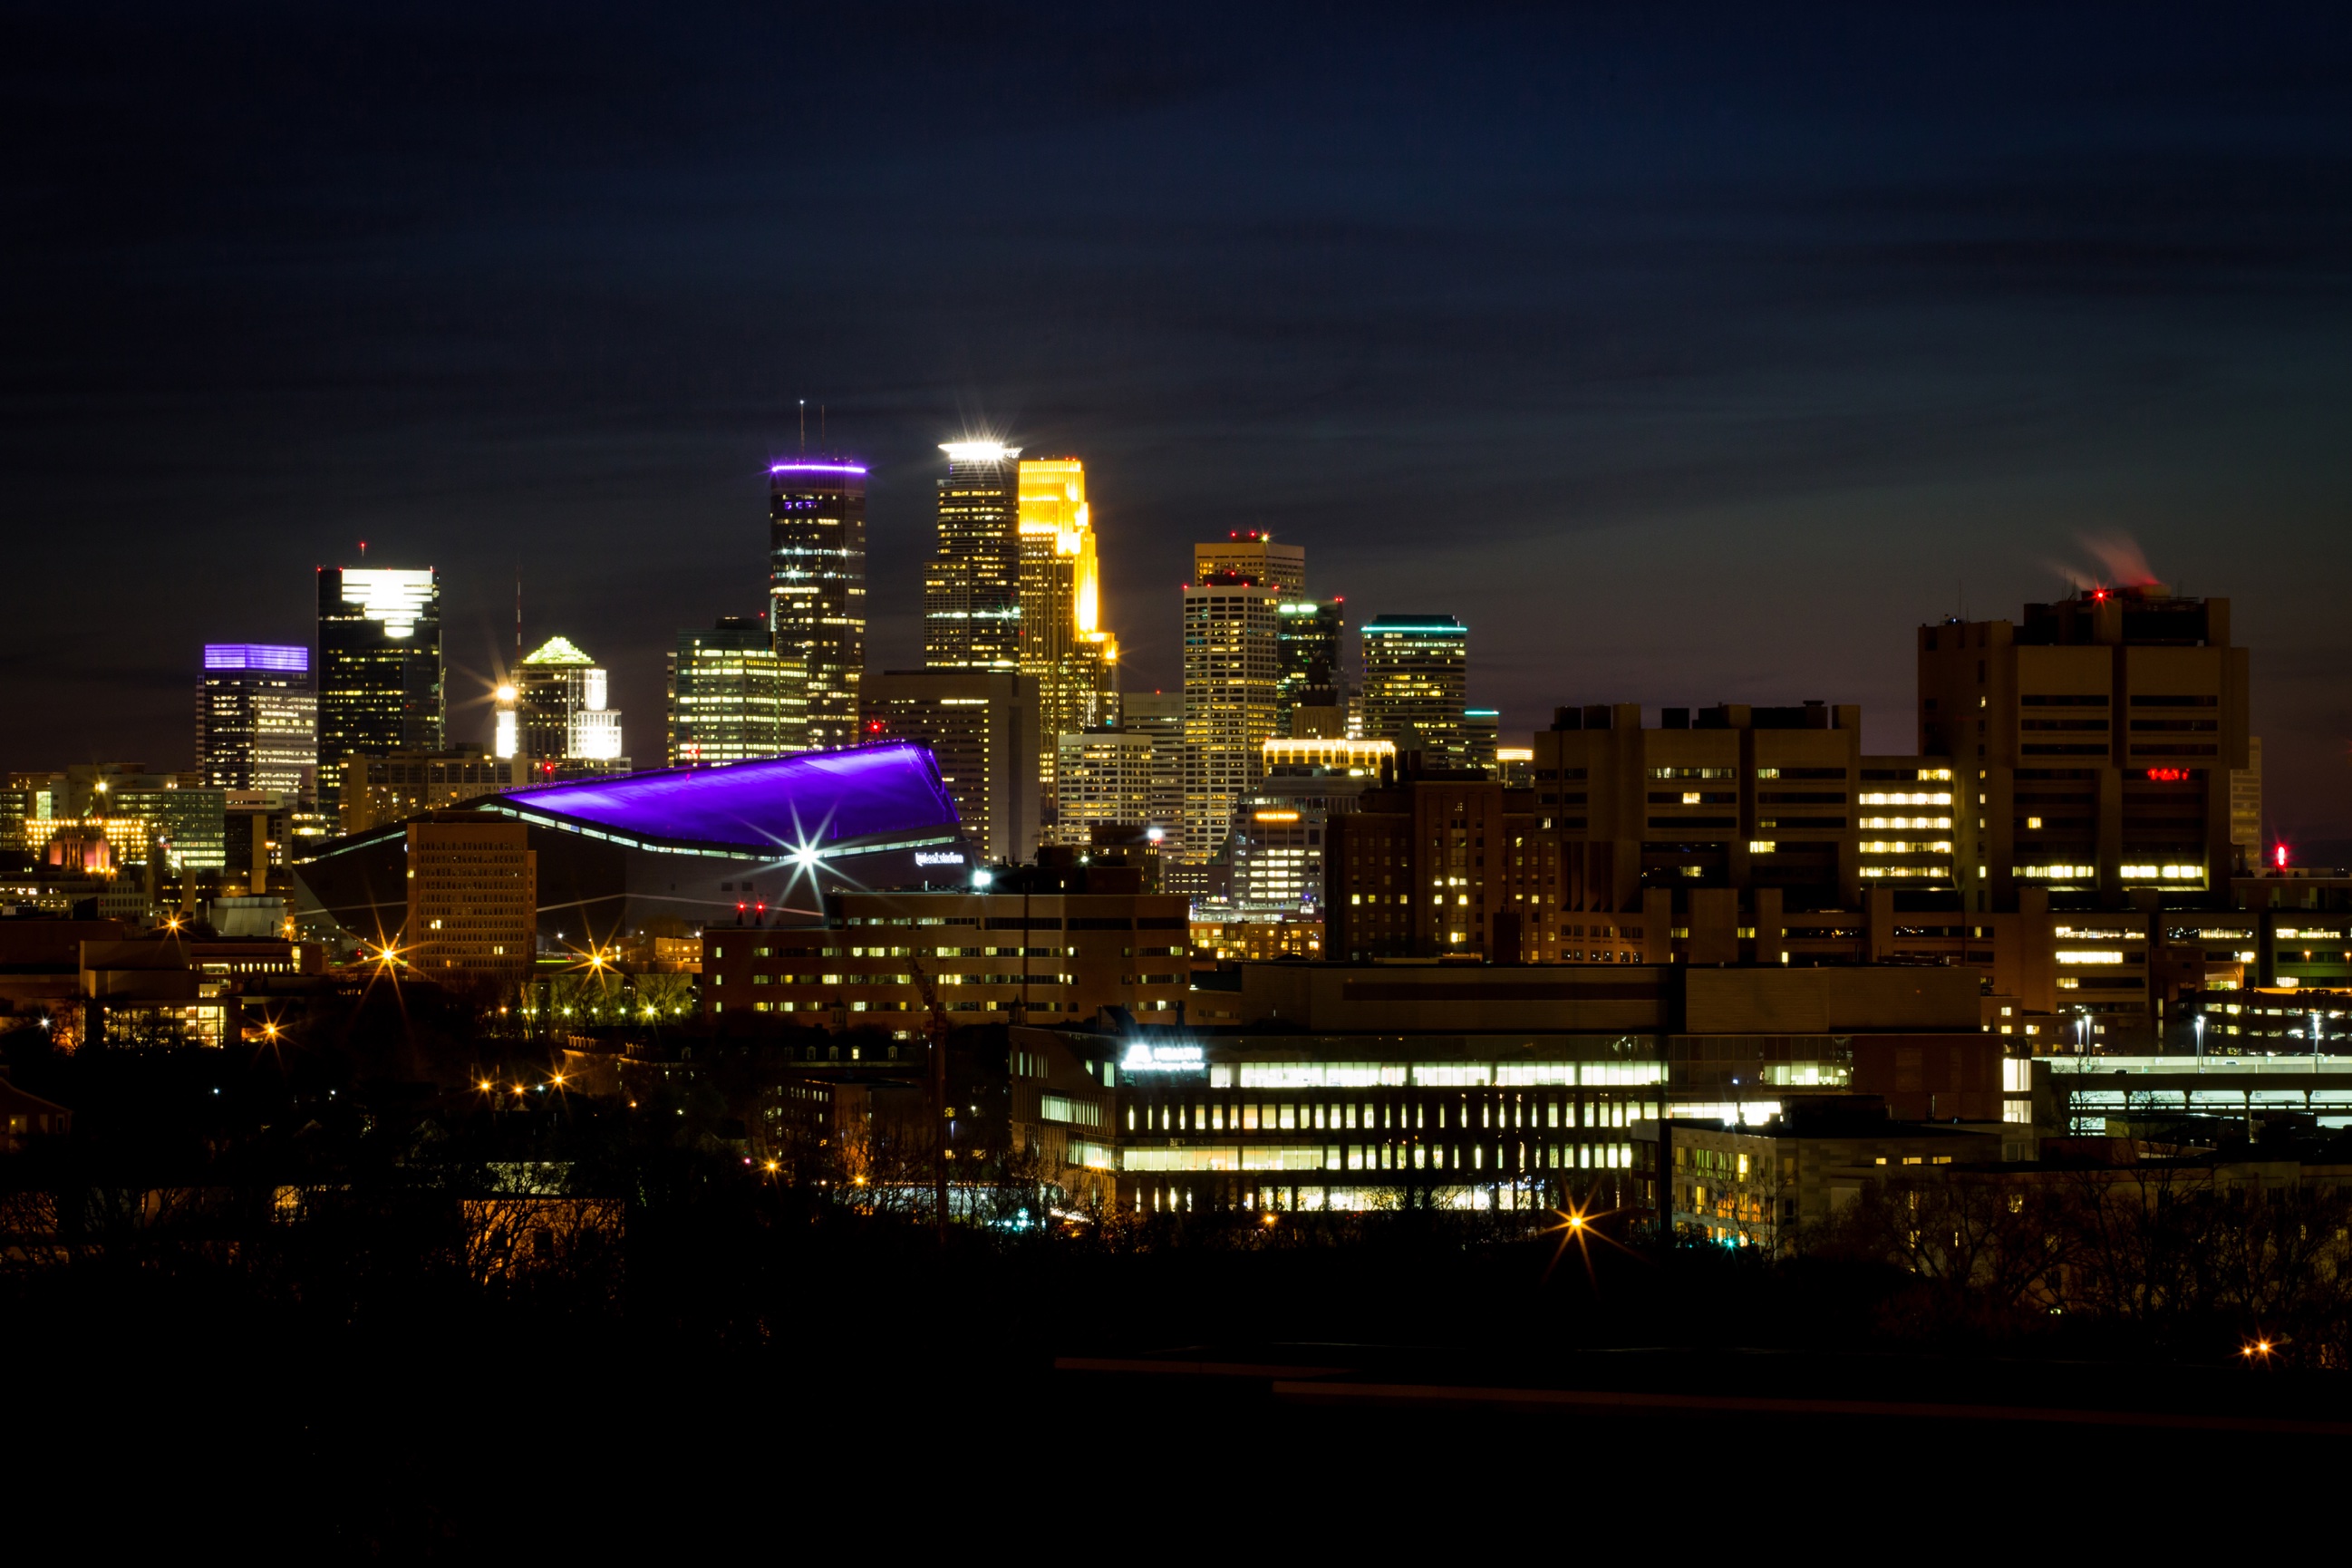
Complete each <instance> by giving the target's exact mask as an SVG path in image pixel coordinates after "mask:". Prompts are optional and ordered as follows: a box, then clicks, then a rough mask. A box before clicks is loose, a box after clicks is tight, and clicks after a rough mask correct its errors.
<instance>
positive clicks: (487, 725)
mask: <svg viewBox="0 0 2352 1568" xmlns="http://www.w3.org/2000/svg"><path fill="white" fill-rule="evenodd" d="M987 444H988V445H991V446H998V445H1001V444H999V443H995V442H993V441H991V442H989V443H987ZM946 449H947V447H946V444H942V446H941V447H940V450H941V451H942V452H945V451H946ZM1002 450H1003V453H1004V467H1005V468H1006V470H1007V472H1008V477H1009V476H1010V473H1011V471H1012V470H1013V469H1014V468H1016V467H1017V466H1018V465H1017V464H1016V463H1015V461H1014V460H1013V459H1014V457H1015V455H1016V454H1017V453H1018V451H1019V448H1018V447H1013V446H1009V445H1003V447H1002ZM840 461H843V460H840V459H826V460H825V462H824V463H823V464H812V463H810V462H808V461H803V460H795V459H779V460H778V461H775V462H772V463H771V464H770V465H769V466H768V470H769V474H770V476H771V483H770V489H771V510H772V509H773V506H774V504H775V503H774V501H773V496H774V494H776V493H780V492H777V491H776V489H775V485H776V484H777V482H779V481H777V479H775V476H776V475H778V474H781V473H782V472H783V471H784V470H787V469H790V470H794V471H798V470H802V469H805V468H811V467H813V466H814V467H827V468H830V467H833V466H835V464H836V463H838V462H840ZM1029 466H1030V467H1033V468H1034V467H1035V465H1034V464H1033V465H1029ZM1071 466H1072V467H1073V468H1075V467H1076V464H1075V461H1073V463H1072V464H1071ZM935 470H939V471H950V470H947V465H946V464H945V463H941V464H939V465H935ZM845 471H849V470H845ZM854 471H856V473H857V474H858V476H859V479H860V483H861V484H862V483H863V482H864V479H865V477H866V467H865V466H864V465H858V466H856V468H855V470H854ZM934 482H935V483H937V482H939V479H938V472H936V471H935V475H934ZM1011 488H1012V487H1011V486H1010V485H1008V492H1009V491H1010V489H1011ZM1229 537H1230V538H1231V539H1233V540H1235V541H1239V543H1234V544H1230V545H1229V544H1227V542H1225V541H1224V540H1214V539H1213V540H1209V541H1195V542H1193V543H1192V545H1191V547H1190V548H1191V552H1192V571H1191V573H1190V574H1189V575H1190V576H1191V577H1194V578H1197V577H1199V576H1201V575H1202V571H1203V568H1204V564H1205V563H1208V562H1209V560H1210V556H1211V554H1212V553H1213V552H1218V551H1220V550H1241V551H1244V552H1253V551H1255V552H1259V553H1260V554H1264V553H1265V552H1267V551H1269V550H1276V549H1279V550H1281V551H1283V552H1287V553H1286V555H1285V557H1284V558H1285V559H1287V560H1295V559H1297V558H1299V553H1300V552H1299V547H1297V546H1296V545H1292V544H1283V545H1277V544H1276V541H1275V539H1274V536H1273V534H1272V532H1271V531H1234V532H1233V533H1232V534H1231V535H1230V536H1229ZM2089 543H2090V544H2091V545H2092V546H2093V550H2092V553H2093V555H2094V556H2095V558H2096V560H2097V562H2098V564H2099V566H2100V567H2101V568H2102V571H2101V573H2100V574H2099V575H2097V576H2093V575H2091V574H2087V573H2077V574H2074V581H2073V582H2072V583H2071V584H2068V587H2067V591H2066V592H2063V593H2058V592H2053V593H2051V594H2049V595H2047V597H2046V599H2045V600H2043V601H2036V602H2035V603H2041V604H2047V603H2051V602H2063V601H2064V600H2065V599H2066V598H2067V597H2068V596H2069V595H2071V594H2072V593H2074V592H2076V591H2079V589H2080V588H2081V587H2082V586H2084V584H2088V583H2092V582H2099V583H2106V584H2115V585H2116V586H2117V587H2119V588H2120V587H2126V586H2138V585H2143V584H2147V583H2149V582H2150V581H2152V579H2151V577H2150V576H2149V570H2150V569H2149V568H2148V567H2147V563H2146V562H2145V559H2144V557H2142V556H2140V555H2138V554H2137V552H2135V551H2133V550H2131V549H2129V548H2126V545H2125V544H2124V543H2123V542H2117V541H2114V540H2107V541H2091V542H2089ZM364 549H365V546H364V545H362V552H361V553H360V555H359V557H358V558H359V559H361V560H365V559H366V557H365V554H364ZM381 554H382V552H381V550H379V556H381ZM1089 558H1090V559H1091V552H1089ZM1253 559H1255V557H1253ZM323 570H324V569H322V571H323ZM341 570H343V571H346V572H357V571H359V570H360V569H358V568H345V569H341ZM1339 570H1341V571H1344V565H1343V566H1342V567H1340V568H1339ZM367 572H368V574H370V575H373V576H374V577H377V578H382V579H383V580H385V581H386V582H388V583H393V582H401V581H403V580H406V579H414V580H415V583H419V584H429V585H430V586H429V590H428V591H429V592H430V594H431V595H432V602H433V604H434V605H438V604H439V602H440V601H441V598H442V597H443V595H444V593H445V592H446V584H445V583H444V582H443V580H442V578H441V575H440V574H439V573H438V572H437V571H436V570H435V569H433V568H430V567H425V568H422V569H416V568H403V567H393V568H383V569H377V568H370V569H367ZM1271 575H1272V576H1273V577H1276V578H1278V577H1280V576H1282V575H1283V574H1282V573H1281V572H1280V571H1277V572H1276V573H1274V574H1271ZM1191 585H1192V584H1190V583H1189V582H1188V583H1187V584H1185V587H1187V588H1189V587H1190V586H1191ZM1278 585H1279V587H1280V588H1281V589H1283V590H1284V591H1285V592H1290V593H1303V592H1304V591H1305V590H1304V588H1303V586H1302V585H1300V584H1290V583H1286V582H1285V583H1280V584H1278ZM2158 585H2159V586H2163V587H2171V586H2173V585H2171V584H2158ZM321 591H322V592H324V590H321ZM387 591H389V590H387ZM403 591H410V589H409V588H407V587H404V588H403ZM1276 596H1279V595H1276ZM1345 597H1346V596H1345V595H1339V596H1338V599H1339V600H1340V601H1344V599H1345ZM320 602H321V603H323V600H322V601H320ZM1299 607H1300V608H1304V607H1305V605H1300V606H1299ZM394 608H395V609H398V608H400V606H398V605H395V606H394ZM2031 608H2032V605H2030V604H2029V605H2020V606H2017V607H2015V608H2013V609H2011V610H2008V611H2006V612H2005V613H2004V612H2003V611H2000V610H1999V609H1997V610H1996V612H1995V616H1994V617H1993V618H1996V619H1999V618H2004V614H2005V617H2006V618H2009V619H2011V620H2015V619H2017V618H2019V617H2021V616H2023V615H2024V614H2025V613H2026V612H2027V611H2028V610H2030V609H2031ZM1171 609H1172V611H1173V613H1172V615H1171V618H1172V619H1181V614H1182V612H1181V601H1180V604H1179V605H1177V606H1171ZM366 613H369V614H373V612H366ZM422 613H423V614H424V615H425V616H426V618H427V624H430V620H431V617H432V611H430V610H426V611H424V612H422ZM1100 614H1101V616H1102V617H1103V619H1104V621H1105V623H1106V624H1108V623H1109V622H1110V621H1111V620H1112V619H1113V618H1114V617H1115V616H1116V612H1115V611H1114V610H1113V609H1112V608H1110V607H1108V606H1104V607H1102V608H1101V610H1100ZM560 615H561V612H560V611H559V612H558V616H560ZM248 618H249V617H248ZM551 618H553V617H551ZM883 618H885V619H887V618H890V617H889V616H888V612H887V606H886V607H885V609H884V612H883ZM1129 618H1132V619H1135V620H1138V621H1141V620H1144V619H1146V618H1147V617H1146V616H1141V615H1138V616H1132V617H1129ZM1426 618H1427V617H1426V616H1397V615H1393V614H1391V615H1386V616H1381V615H1374V616H1370V617H1368V618H1367V620H1366V621H1365V622H1364V623H1363V624H1361V625H1358V626H1348V627H1347V628H1346V633H1345V637H1344V639H1343V641H1342V649H1343V651H1342V655H1341V659H1342V664H1343V667H1345V668H1348V670H1349V680H1350V681H1353V682H1355V683H1357V684H1358V685H1359V686H1362V685H1363V683H1364V679H1365V675H1366V670H1365V663H1364V661H1365V658H1366V657H1367V654H1366V648H1367V645H1366V644H1365V643H1364V638H1365V637H1366V634H1367V633H1370V632H1374V631H1377V630H1379V629H1380V627H1379V623H1380V622H1381V621H1382V620H1383V619H1385V620H1387V621H1391V622H1415V621H1419V620H1423V619H1426ZM1441 618H1442V619H1446V620H1454V621H1458V620H1459V617H1441ZM1952 618H1953V617H1952V616H1945V617H1943V618H1942V621H1943V622H1949V621H1950V620H1951V619H1952ZM314 624H315V623H314ZM1937 624H1942V623H1939V622H1937V621H1923V622H1921V623H1920V627H1921V628H1926V627H1928V626H1935V625H1937ZM1151 629H1152V628H1148V627H1147V628H1146V631H1145V636H1146V638H1147V639H1148V638H1149V637H1150V631H1151ZM1462 629H1464V630H1465V631H1466V630H1468V629H1471V628H1470V627H1469V626H1468V625H1467V623H1466V622H1464V623H1462ZM546 637H548V634H547V633H546V632H544V631H543V630H540V629H534V630H532V631H531V632H530V638H531V640H534V641H540V640H541V639H544V638H546ZM313 640H314V641H315V640H316V638H315V637H314V639H313ZM558 645H562V646H565V647H568V642H567V638H566V637H565V636H564V634H562V633H561V632H558V633H555V634H553V636H552V638H551V642H550V643H549V644H548V646H558ZM216 646H218V645H207V656H208V657H209V649H210V648H211V647H216ZM540 652H541V654H544V653H545V652H546V647H541V650H540ZM674 653H675V647H674V646H673V647H667V648H665V649H664V650H663V652H662V655H661V656H660V657H661V660H662V663H663V664H664V665H665V666H666V665H667V663H668V662H669V660H670V659H671V658H673V657H674ZM533 657H534V658H536V657H539V656H538V655H534V656H533ZM443 658H444V685H445V686H446V689H447V690H446V701H445V707H444V721H443V726H442V728H443V731H444V735H445V738H446V742H445V743H446V744H447V745H449V746H451V747H457V748H462V747H465V746H468V745H477V744H478V745H481V746H483V747H484V749H485V750H494V749H495V746H494V738H493V731H492V722H491V721H492V718H493V714H494V710H495V708H496V707H497V703H496V701H495V700H494V691H493V686H494V685H495V684H497V683H495V682H481V684H483V687H484V689H482V690H481V691H480V692H478V693H475V692H473V691H472V690H471V687H472V686H473V685H475V684H477V683H478V682H477V681H476V680H475V679H470V678H471V677H472V671H471V670H466V671H464V672H463V674H462V675H461V674H460V671H459V665H458V663H457V660H455V659H453V658H449V657H448V655H447V653H446V649H445V650H444V654H443ZM879 658H880V656H878V655H876V654H874V653H871V652H870V651H869V654H868V658H867V660H866V664H865V665H864V666H863V670H864V671H865V672H871V673H879V671H880V670H881V669H882V668H886V666H885V665H883V664H882V663H881V662H879ZM909 667H915V661H912V660H910V661H909ZM511 673H512V672H511V670H510V669H509V670H507V671H506V672H505V673H504V674H503V675H502V677H501V678H500V679H501V680H502V681H503V680H505V679H511ZM595 673H596V675H597V676H598V677H599V678H600V679H602V678H603V677H604V675H605V671H604V670H602V669H599V670H597V671H596V672H595ZM1170 673H1171V676H1172V677H1173V679H1171V681H1169V682H1168V683H1167V685H1166V686H1162V685H1160V684H1158V683H1156V682H1153V681H1151V680H1149V679H1139V672H1137V671H1134V670H1133V669H1131V668H1130V669H1126V670H1123V671H1122V677H1123V679H1134V680H1137V681H1138V684H1137V686H1136V688H1135V689H1138V690H1165V689H1181V686H1182V683H1183V677H1182V671H1181V668H1179V669H1177V670H1173V671H1171V672H1170ZM641 676H642V672H639V671H635V670H614V672H613V673H612V679H611V687H612V689H613V690H614V691H615V692H618V691H622V690H626V689H632V688H634V687H636V686H638V685H640V684H642V681H641ZM667 679H668V678H667V671H666V669H665V670H664V671H662V672H661V673H657V674H656V681H658V682H662V683H664V684H667ZM1492 679H1493V678H1492V676H1491V675H1490V674H1489V673H1488V672H1487V670H1486V660H1484V659H1483V658H1482V659H1481V660H1480V661H1479V675H1478V677H1476V678H1474V680H1473V682H1472V684H1471V689H1469V690H1467V691H1465V704H1466V701H1467V700H1469V699H1470V698H1473V697H1475V696H1477V695H1480V693H1479V692H1478V691H1477V687H1479V686H1481V685H1485V684H1491V683H1492ZM1843 679H1844V680H1845V681H1846V683H1847V686H1848V688H1851V687H1853V686H1856V685H1861V684H1865V683H1866V681H1865V679H1864V677H1863V676H1862V675H1861V673H1860V668H1859V667H1857V668H1856V670H1855V672H1854V673H1853V674H1850V675H1848V676H1846V677H1844V678H1843ZM1765 682H1766V684H1765V685H1764V689H1766V690H1767V691H1768V692H1769V690H1770V689H1771V688H1770V686H1769V675H1768V676H1767V677H1766V678H1765ZM2261 685H2262V682H2261V679H2260V670H2259V667H2257V669H2256V672H2255V679H2254V681H2253V682H2252V686H2253V689H2254V691H2255V692H2256V693H2259V691H2260V689H2261ZM661 689H662V686H661V685H656V691H660V690H661ZM1365 689H1367V690H1369V688H1368V687H1367V688H1365ZM1343 695H1344V688H1343ZM1575 705H1576V704H1574V703H1570V704H1568V706H1571V707H1572V706H1575ZM614 706H615V707H617V706H618V705H617V703H616V704H614ZM665 706H667V702H666V701H665ZM1552 706H1553V707H1558V706H1559V704H1558V703H1555V704H1553V705H1552ZM1640 706H1643V708H1645V709H1649V710H1662V709H1671V708H1674V707H1677V706H1685V707H1687V706H1704V704H1693V703H1690V702H1688V701H1687V700H1685V702H1682V703H1676V702H1674V701H1672V700H1668V701H1664V702H1649V701H1645V702H1643V703H1642V704H1640ZM1368 711H1369V710H1368ZM1479 711H1483V712H1486V713H1488V714H1490V715H1491V714H1493V713H1494V712H1495V711H1496V710H1479ZM1917 711H1918V710H1916V707H1914V708H1911V709H1910V710H1909V711H1908V712H1906V713H1905V714H1904V716H1903V719H1904V721H1905V723H1906V728H1907V727H1908V721H1909V720H1910V717H1911V715H1913V714H1916V713H1917ZM2252 711H2255V712H2259V711H2260V709H2259V706H2258V705H2257V706H2255V707H2253V709H2252ZM1864 714H1865V719H1864V723H1865V726H1867V727H1869V728H1870V729H1871V730H1873V731H1881V730H1882V729H1883V727H1884V726H1885V724H1886V722H1887V715H1885V714H1875V715H1874V714H1871V712H1870V710H1869V709H1868V708H1867V707H1864ZM1548 716H1549V710H1547V711H1544V712H1537V711H1532V710H1531V711H1529V712H1528V714H1527V719H1528V722H1527V723H1526V724H1525V725H1524V726H1518V725H1515V723H1514V720H1513V716H1511V715H1509V714H1505V715H1504V717H1503V720H1502V721H1501V723H1500V724H1499V726H1497V727H1498V728H1499V730H1500V731H1501V732H1502V733H1503V734H1504V735H1512V734H1514V733H1517V734H1522V735H1523V734H1526V733H1528V731H1540V730H1542V729H1543V728H1545V725H1546V721H1547V719H1548ZM1873 721H1875V722H1873ZM2256 727H2257V728H2258V727H2259V723H2258V721H2257V726H2256ZM477 729H478V730H479V731H481V733H480V734H479V735H478V736H477V735H476V734H475V733H474V731H475V730H477ZM1870 739H1871V740H1872V741H1873V742H1880V741H1882V740H1887V741H1889V742H1890V744H1889V745H1881V746H1880V747H1879V749H1881V750H1885V749H1900V748H1901V747H1902V746H1903V745H1905V744H1906V743H1907V742H1906V738H1905V737H1903V736H1901V735H1895V736H1892V737H1887V736H1885V735H1883V734H1881V733H1873V734H1872V735H1871V736H1870ZM324 749H325V748H324V742H323V741H322V742H321V750H322V752H323V750H324ZM820 749H822V748H820ZM117 759H124V760H137V761H140V762H142V763H147V764H148V765H151V766H158V767H163V768H165V769H169V768H171V767H173V766H176V765H178V762H179V759H178V758H177V757H176V756H175V755H173V753H171V752H168V751H166V752H164V753H163V755H162V756H161V757H160V759H159V758H157V757H148V756H139V755H137V754H136V753H134V752H130V751H127V750H125V751H120V752H114V753H111V754H109V755H104V756H93V757H92V758H90V759H89V760H90V761H112V760H117ZM74 760H79V759H74ZM12 761H16V762H18V763H20V764H21V763H32V764H34V765H61V763H53V762H52V761H51V760H50V759H47V758H26V759H12ZM327 763H328V759H327V758H326V757H325V756H324V755H323V754H322V755H321V757H320V764H321V773H322V780H321V783H322V785H323V787H325V788H326V789H327V791H328V793H329V795H330V798H331V790H332V785H331V783H330V782H329V781H327V780H326V779H325V778H324V777H323V775H324V774H325V773H327V772H328V771H329V769H328V767H327ZM194 765H195V766H197V767H199V768H201V767H202V766H203V765H204V763H203V759H202V758H201V757H197V758H194ZM644 765H654V764H652V763H646V764H644ZM2265 777H2266V781H2275V778H2276V775H2275V774H2274V773H2273V774H2267V775H2265ZM2273 787H2274V783H2271V782H2266V787H2265V797H2264V800H2263V807H2262V811H2263V819H2264V822H2265V824H2266V827H2265V831H2266V832H2268V833H2269V834H2270V835H2271V836H2272V837H2276V838H2277V839H2279V840H2280V841H2281V842H2284V843H2289V844H2292V843H2293V842H2294V840H2295V838H2296V837H2298V835H2296V834H2295V832H2294V829H2293V828H2291V827H2286V826H2269V825H2270V824H2271V820H2272V818H2273V816H2274V814H2276V812H2277V806H2276V804H2275V801H2276V796H2275V795H2274V794H2273V793H2271V790H2272V789H2273ZM2325 820H2326V819H2325V818H2323V821H2325ZM2339 820H2340V821H2342V822H2343V823H2345V824H2347V826H2346V827H2345V828H2344V831H2346V832H2352V816H2344V817H2342V818H2340V819H2339ZM2327 826H2335V825H2334V824H2328V825H2327ZM2299 837H2302V838H2304V839H2305V840H2315V841H2316V842H2318V843H2320V844H2323V845H2327V844H2332V843H2333V840H2331V839H2330V838H2329V837H2327V836H2326V833H2325V832H2323V833H2320V834H2311V833H2305V834H2302V835H2300V836H2299Z"/></svg>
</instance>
